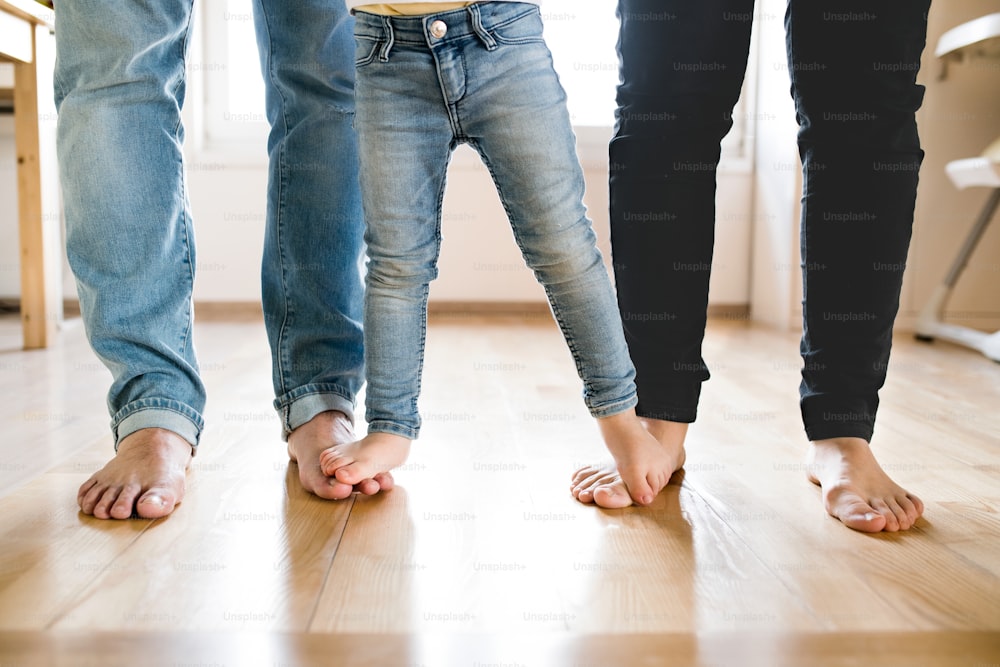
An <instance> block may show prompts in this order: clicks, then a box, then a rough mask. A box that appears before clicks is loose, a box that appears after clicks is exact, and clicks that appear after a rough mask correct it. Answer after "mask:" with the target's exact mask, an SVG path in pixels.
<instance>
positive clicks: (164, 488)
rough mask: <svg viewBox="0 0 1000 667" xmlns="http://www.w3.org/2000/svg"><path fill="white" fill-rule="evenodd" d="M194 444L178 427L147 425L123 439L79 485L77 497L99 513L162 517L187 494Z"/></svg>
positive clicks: (97, 515)
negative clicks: (187, 477) (168, 427)
mask: <svg viewBox="0 0 1000 667" xmlns="http://www.w3.org/2000/svg"><path fill="white" fill-rule="evenodd" d="M190 463H191V445H190V443H188V441H187V440H185V439H184V438H182V437H180V436H179V435H177V434H176V433H174V432H173V431H167V430H164V429H160V428H144V429H140V430H138V431H136V432H135V433H132V434H130V435H128V436H126V437H125V438H123V439H122V441H121V442H120V443H118V452H117V453H116V454H115V457H114V458H113V459H111V460H110V461H108V463H107V464H106V465H105V466H104V467H103V468H101V469H100V470H99V471H97V472H96V473H94V474H93V475H91V476H90V479H88V480H87V481H86V482H84V483H83V485H82V486H81V487H80V490H79V491H78V492H77V495H76V502H77V503H78V504H79V505H80V510H81V511H82V512H83V513H84V514H90V515H93V516H94V517H95V518H97V519H128V518H131V517H132V516H138V517H140V518H143V519H159V518H160V517H164V516H167V515H168V514H170V513H171V512H173V511H174V507H176V506H177V505H179V504H180V502H181V500H182V499H183V498H184V475H185V473H186V471H187V467H188V465H189V464H190Z"/></svg>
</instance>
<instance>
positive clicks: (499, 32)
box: [489, 7, 545, 44]
mask: <svg viewBox="0 0 1000 667" xmlns="http://www.w3.org/2000/svg"><path fill="white" fill-rule="evenodd" d="M489 33H490V35H491V36H492V37H493V39H495V40H496V41H497V42H498V43H500V44H544V43H545V40H544V39H543V38H542V15H541V13H540V12H539V11H538V8H537V7H535V8H534V9H532V10H531V11H529V12H525V13H524V14H521V15H520V16H517V17H515V18H513V19H511V20H510V21H507V22H506V23H502V24H500V25H497V26H494V27H493V28H492V29H491V30H490V31H489Z"/></svg>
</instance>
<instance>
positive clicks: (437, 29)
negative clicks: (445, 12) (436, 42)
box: [431, 20, 448, 39]
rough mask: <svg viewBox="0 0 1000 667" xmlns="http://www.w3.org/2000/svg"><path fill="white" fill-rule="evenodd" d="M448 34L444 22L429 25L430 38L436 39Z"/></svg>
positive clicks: (446, 25)
mask: <svg viewBox="0 0 1000 667" xmlns="http://www.w3.org/2000/svg"><path fill="white" fill-rule="evenodd" d="M447 32H448V24H447V23H445V22H444V21H440V20H438V21H434V23H431V36H432V37H435V38H437V39H441V38H442V37H444V35H445V33H447Z"/></svg>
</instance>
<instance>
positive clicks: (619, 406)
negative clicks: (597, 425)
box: [587, 393, 639, 419]
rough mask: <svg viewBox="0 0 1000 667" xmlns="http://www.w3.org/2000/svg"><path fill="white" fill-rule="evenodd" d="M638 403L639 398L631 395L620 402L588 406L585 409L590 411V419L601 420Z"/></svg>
mask: <svg viewBox="0 0 1000 667" xmlns="http://www.w3.org/2000/svg"><path fill="white" fill-rule="evenodd" d="M638 402H639V398H638V397H637V396H636V395H635V394H634V393H633V394H630V395H628V396H626V397H625V398H623V399H621V400H617V401H613V402H611V403H605V404H604V405H597V406H594V405H588V406H587V409H588V410H590V416H591V417H593V418H594V419H602V418H603V417H613V416H614V415H617V414H620V413H622V412H625V411H626V410H628V409H630V408H634V407H635V406H636V404H637V403H638Z"/></svg>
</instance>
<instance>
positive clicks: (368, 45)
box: [354, 36, 382, 67]
mask: <svg viewBox="0 0 1000 667" xmlns="http://www.w3.org/2000/svg"><path fill="white" fill-rule="evenodd" d="M354 42H355V46H354V66H355V67H364V66H365V65H368V64H370V63H371V62H372V61H373V60H375V58H377V57H378V52H379V50H380V49H381V48H382V40H380V39H375V38H373V37H360V36H357V37H355V39H354Z"/></svg>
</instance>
